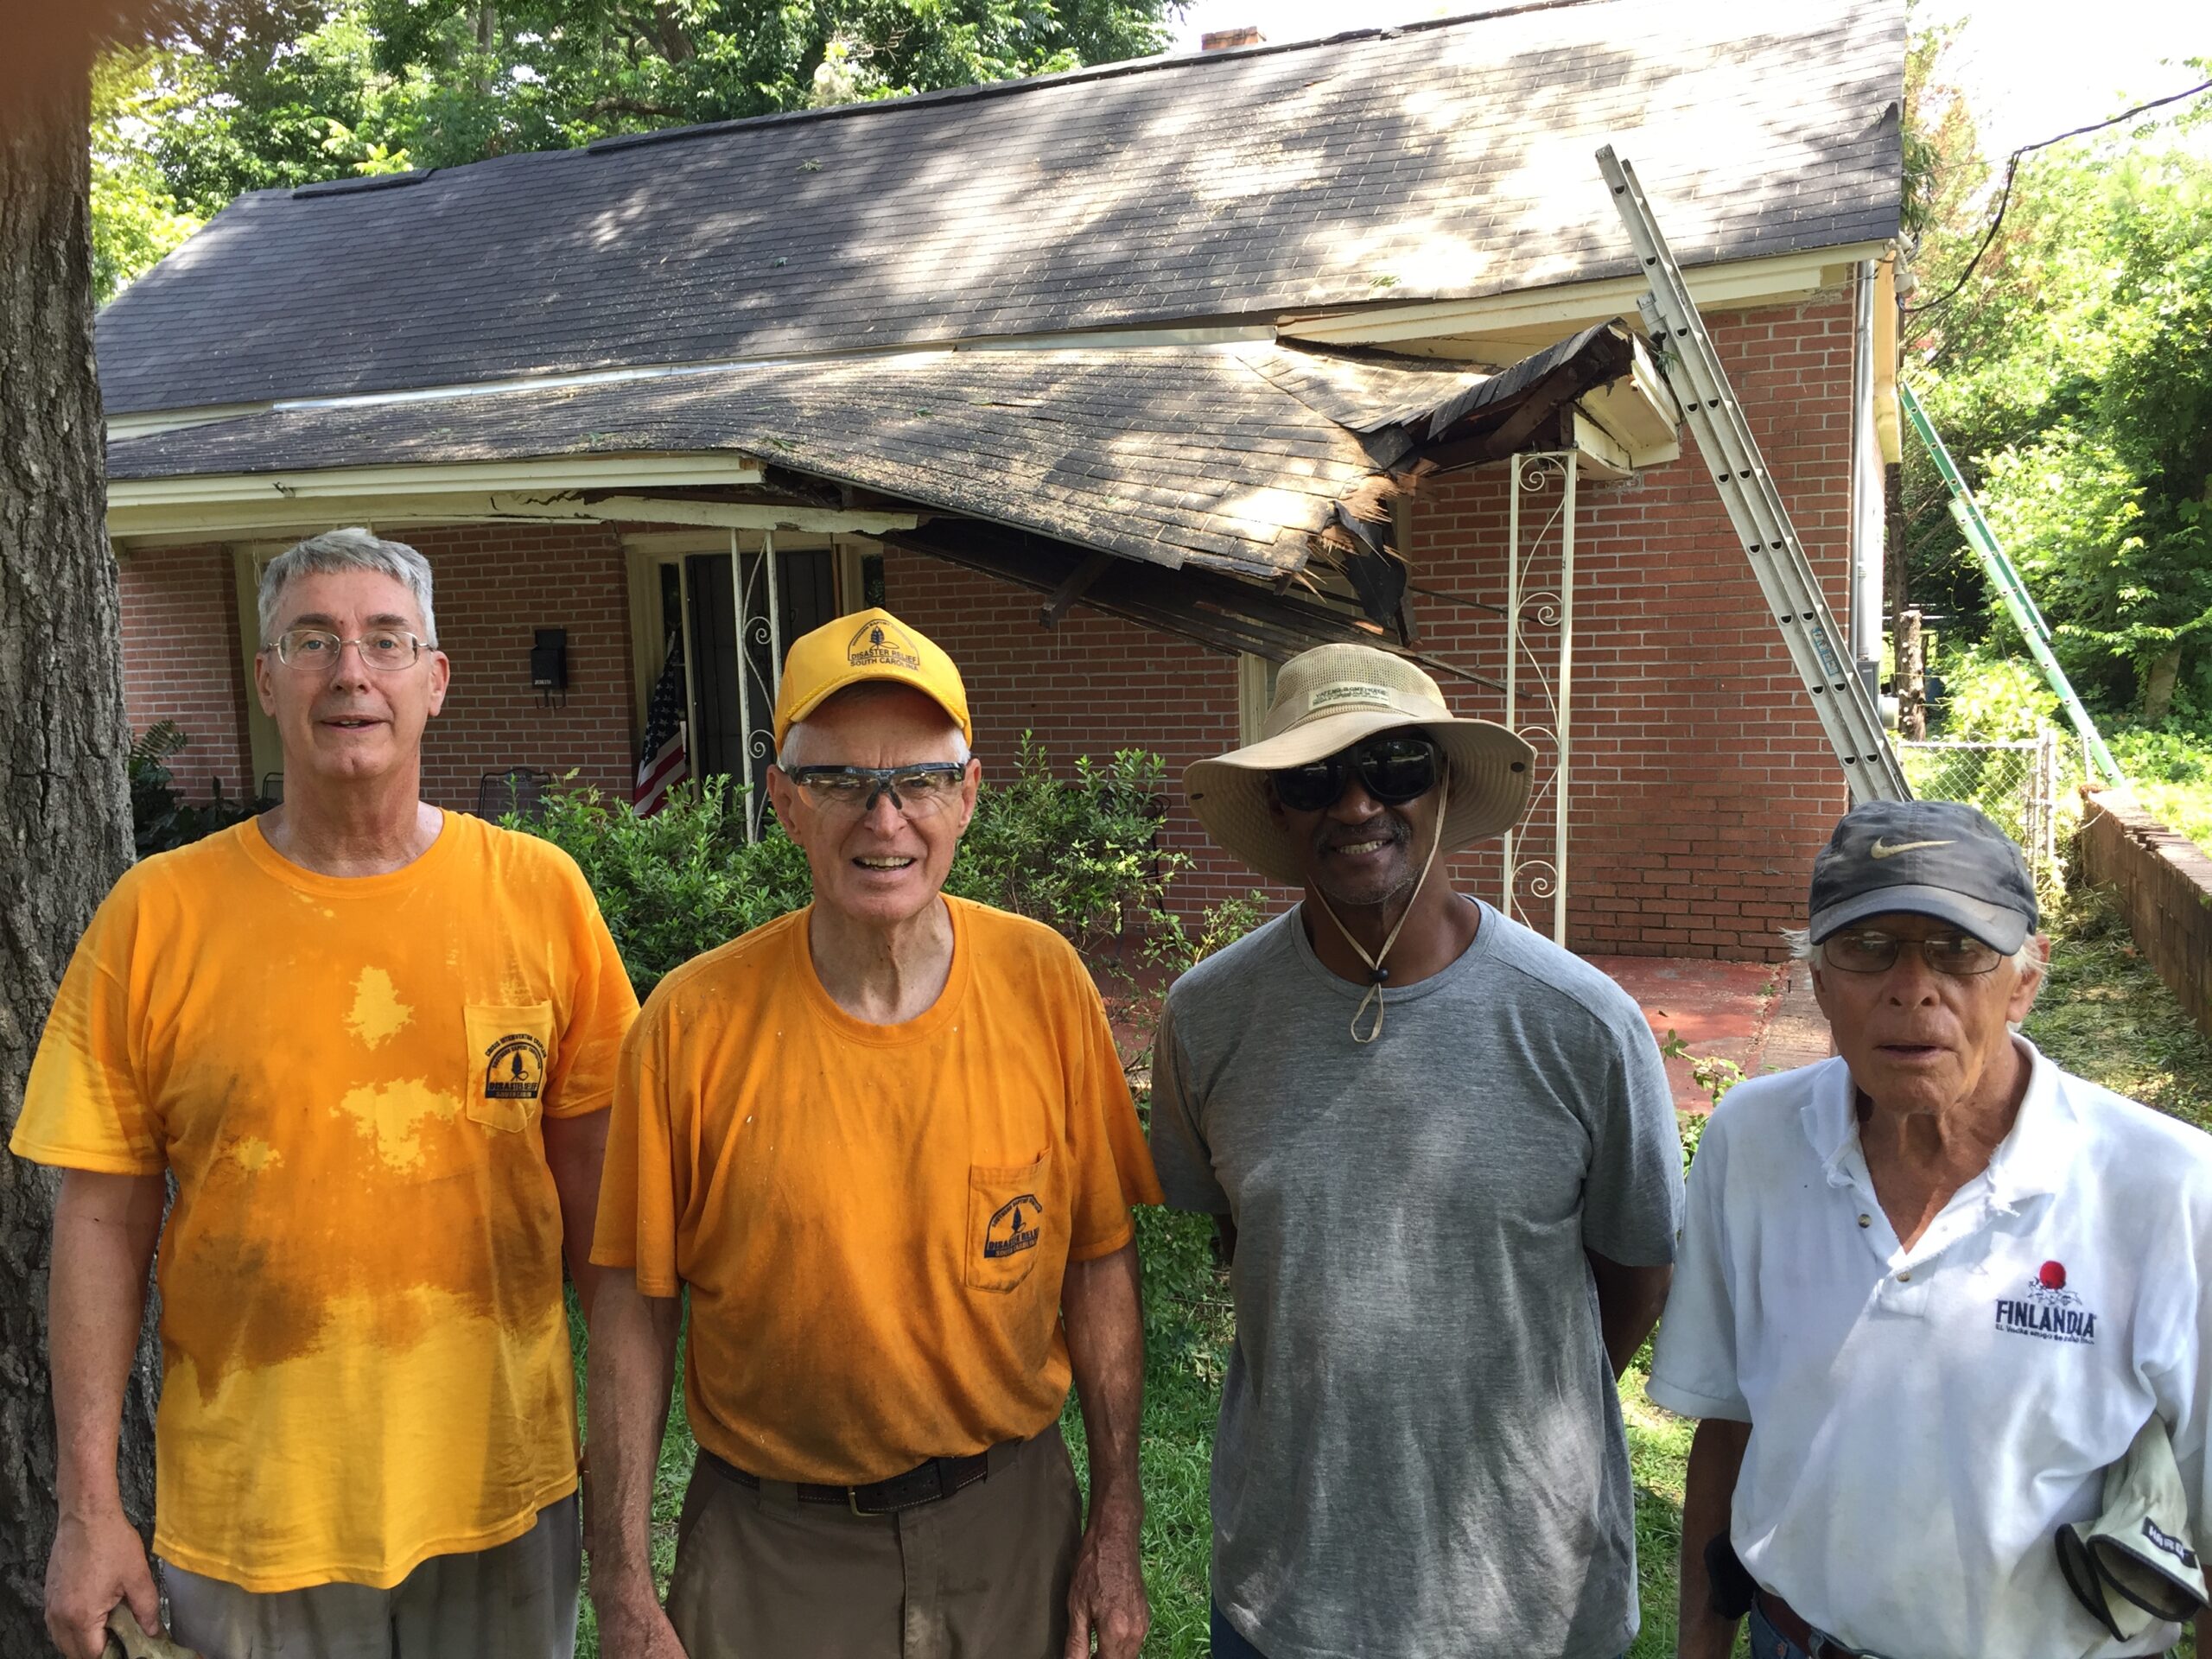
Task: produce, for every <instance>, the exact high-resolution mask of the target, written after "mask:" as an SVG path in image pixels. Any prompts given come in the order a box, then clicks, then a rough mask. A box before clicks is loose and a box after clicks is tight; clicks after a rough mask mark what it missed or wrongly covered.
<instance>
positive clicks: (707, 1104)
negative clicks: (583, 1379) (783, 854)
mask: <svg viewBox="0 0 2212 1659" xmlns="http://www.w3.org/2000/svg"><path fill="white" fill-rule="evenodd" d="M945 903H946V904H947V905H948V906H950V910H951V912H952V931H953V955H952V972H951V976H950V979H949V980H948V981H947V982H946V984H945V988H944V992H943V994H942V995H939V996H938V1000H937V1002H936V1004H935V1005H934V1006H933V1007H931V1008H930V1010H929V1011H928V1012H927V1013H926V1014H923V1015H922V1016H921V1017H920V1018H918V1019H916V1020H908V1021H907V1022H906V1023H905V1024H903V1025H897V1026H872V1025H868V1024H867V1023H865V1022H863V1021H861V1020H855V1019H854V1018H853V1017H852V1016H851V1015H850V1014H847V1013H845V1012H844V1010H843V1009H842V1008H840V1007H838V1006H837V1005H836V1003H835V1002H834V1001H831V1000H830V998H829V993H828V992H826V991H824V990H823V988H822V982H821V981H820V980H819V979H818V978H817V977H816V976H815V971H814V961H813V957H812V953H811V952H810V950H809V948H808V944H807V918H808V917H809V915H810V913H811V912H810V911H800V912H797V913H796V914H794V915H790V916H785V917H782V918H779V919H778V920H776V921H773V922H771V923H769V924H768V925H766V926H765V927H762V928H760V929H758V930H756V931H753V932H752V933H748V934H747V935H746V936H745V937H744V938H741V939H738V940H736V941H734V943H732V944H726V945H724V946H722V947H721V949H720V950H714V951H710V952H709V953H708V954H707V955H705V956H703V957H699V958H698V959H697V960H696V961H695V962H692V963H688V964H687V965H685V966H684V967H683V968H681V969H678V970H677V972H675V973H673V974H671V975H670V976H668V978H667V979H665V980H664V981H663V982H661V984H660V987H659V988H658V989H657V990H656V991H655V992H654V993H653V995H652V998H651V999H650V1000H649V1001H647V1003H646V1005H645V1013H644V1014H642V1015H640V1016H639V1020H638V1024H637V1026H636V1027H634V1028H633V1029H632V1033H631V1036H630V1039H629V1041H628V1042H627V1043H626V1044H625V1045H624V1047H623V1051H622V1072H621V1078H620V1083H619V1084H617V1087H616V1090H615V1098H614V1117H613V1122H612V1123H611V1124H610V1125H609V1128H608V1134H607V1167H606V1173H605V1176H604V1178H603V1179H602V1180H601V1184H600V1199H599V1226H598V1230H597V1231H596V1233H595V1234H594V1239H593V1249H592V1260H593V1261H594V1262H599V1263H601V1264H602V1265H604V1266H608V1267H624V1268H633V1269H634V1270H635V1272H636V1274H637V1279H638V1285H639V1288H640V1289H641V1290H643V1291H644V1292H645V1294H647V1295H650V1296H674V1295H676V1294H677V1293H678V1291H679V1290H680V1289H682V1287H683V1286H685V1285H689V1286H690V1291H691V1311H690V1338H689V1351H688V1358H687V1361H686V1364H685V1383H684V1400H685V1403H686V1405H687V1407H688V1408H689V1411H690V1418H691V1429H692V1433H694V1434H695V1435H696V1436H697V1438H698V1441H699V1444H700V1445H702V1446H705V1447H706V1448H707V1449H708V1450H709V1451H711V1452H715V1453H716V1454H717V1455H718V1456H720V1457H721V1458H723V1459H726V1460H728V1462H730V1463H734V1464H735V1465H737V1466H738V1467H739V1468H741V1469H744V1470H747V1471H751V1472H753V1473H754V1474H757V1475H760V1476H762V1477H764V1478H767V1479H771V1480H795V1481H817V1482H823V1483H826V1484H836V1485H846V1484H864V1483H866V1482H869V1481H874V1480H880V1479H883V1478H886V1477H887V1476H890V1475H894V1474H899V1473H902V1472H904V1471H906V1470H908V1469H911V1468H912V1467H914V1466H915V1465H917V1464H918V1463H921V1462H922V1461H924V1460H925V1459H928V1458H932V1457H950V1456H960V1455H963V1454H966V1453H968V1452H979V1451H982V1449H983V1448H985V1447H986V1446H993V1445H995V1444H997V1443H998V1442H999V1441H1001V1440H1015V1439H1020V1438H1026V1437H1027V1436H1028V1435H1032V1434H1035V1433H1038V1432H1039V1431H1040V1430H1042V1429H1043V1428H1044V1427H1046V1425H1047V1424H1049V1423H1051V1422H1052V1421H1053V1420H1054V1419H1055V1418H1057V1417H1058V1415H1059V1412H1060V1408H1061V1405H1062V1403H1063V1402H1065V1400H1066V1398H1067V1391H1068V1378H1069V1368H1068V1351H1067V1342H1066V1339H1065V1336H1064V1335H1063V1334H1062V1332H1061V1328H1060V1281H1061V1277H1062V1274H1063V1273H1064V1272H1065V1268H1066V1266H1067V1263H1069V1262H1085V1261H1090V1260H1092V1259H1093V1258H1095V1257H1097V1256H1102V1255H1108V1254H1109V1253H1111V1252H1112V1251H1115V1250H1117V1249H1121V1248H1122V1245H1124V1244H1126V1243H1128V1241H1129V1238H1130V1236H1131V1228H1130V1224H1129V1213H1128V1211H1129V1205H1132V1204H1140V1203H1141V1204H1157V1203H1159V1202H1160V1186H1159V1183H1158V1181H1157V1180H1156V1179H1154V1175H1153V1172H1152V1160H1151V1156H1150V1154H1148V1153H1147V1151H1146V1149H1145V1144H1144V1138H1143V1135H1142V1134H1141V1131H1140V1130H1139V1128H1138V1125H1137V1120H1136V1112H1135V1108H1134V1107H1133V1106H1132V1105H1131V1104H1130V1103H1129V1092H1128V1085H1127V1084H1126V1082H1125V1081H1124V1079H1123V1077H1122V1064H1121V1058H1120V1056H1119V1055H1118V1054H1117V1053H1116V1052H1115V1048H1114V1039H1113V1033H1112V1032H1111V1031H1110V1030H1109V1027H1108V1026H1107V1023H1106V1015H1105V1010H1104V1009H1103V1007H1100V1005H1099V1001H1098V992H1097V989H1096V987H1094V986H1093V985H1092V984H1091V982H1090V976H1089V974H1087V973H1086V972H1085V971H1084V966H1083V963H1082V962H1081V960H1080V959H1079V958H1078V957H1077V956H1076V954H1075V952H1074V950H1071V949H1070V948H1069V946H1068V944H1067V943H1066V941H1065V940H1064V939H1062V938H1060V937H1059V936H1058V934H1056V933H1054V932H1052V931H1051V930H1050V929H1048V928H1045V927H1042V926H1039V925H1037V924H1036V923H1034V922H1030V921H1025V920H1023V919H1022V918H1020V917H1018V916H1011V915H1008V914H1007V913H1006V912H1003V911H997V910H992V909H989V908H988V907H987V906H982V905H975V904H969V903H967V902H965V901H963V900H961V899H946V900H945Z"/></svg>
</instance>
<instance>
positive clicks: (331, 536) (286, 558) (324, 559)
mask: <svg viewBox="0 0 2212 1659" xmlns="http://www.w3.org/2000/svg"><path fill="white" fill-rule="evenodd" d="M346 570H371V571H374V572H375V573H376V574H377V575H382V576H390V577H391V579H392V580H393V581H394V582H401V583H404V585H405V587H406V588H407V591H408V592H409V593H410V594H414V595H415V605H416V609H418V610H420V611H421V612H422V613H423V632H424V633H425V634H427V635H428V636H429V638H427V639H424V640H423V644H424V645H428V646H429V647H430V648H431V649H433V650H435V649H436V648H437V643H438V620H437V618H436V616H435V615H434V614H433V613H432V612H431V610H430V562H429V560H428V559H426V558H424V557H423V556H422V555H421V554H420V553H417V552H416V550H414V549H413V548H411V547H410V546H408V545H407V543H404V542H387V541H385V539H384V538H383V537H379V536H372V535H371V534H370V533H369V532H368V531H365V530H360V529H353V530H329V531H324V532H323V533H322V534H321V535H320V536H310V537H308V539H307V540H305V541H304V542H298V543H294V544H293V545H292V546H290V547H288V548H286V549H285V550H283V552H282V553H279V554H278V555H277V556H276V557H275V558H273V559H271V560H270V562H269V567H268V569H265V570H264V571H263V572H262V573H261V592H260V594H259V596H258V605H257V608H258V609H259V611H260V613H261V643H262V644H263V645H271V644H273V643H275V640H276V637H277V603H278V601H281V600H282V599H283V596H284V584H285V583H287V582H289V581H291V579H292V578H293V577H294V576H327V575H337V574H339V573H340V572H341V571H346Z"/></svg>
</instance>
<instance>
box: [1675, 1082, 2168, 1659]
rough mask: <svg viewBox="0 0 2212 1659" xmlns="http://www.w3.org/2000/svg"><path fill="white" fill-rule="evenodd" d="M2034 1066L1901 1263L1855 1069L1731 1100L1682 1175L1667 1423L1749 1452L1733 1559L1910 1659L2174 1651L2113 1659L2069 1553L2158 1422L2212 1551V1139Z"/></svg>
mask: <svg viewBox="0 0 2212 1659" xmlns="http://www.w3.org/2000/svg"><path fill="white" fill-rule="evenodd" d="M2016 1040H2017V1039H2016ZM2020 1047H2021V1049H2022V1050H2023V1051H2024V1053H2025V1054H2026V1055H2027V1056H2029V1057H2030V1058H2031V1062H2032V1067H2033V1070H2032V1072H2031V1077H2030V1081H2029V1084H2028V1090H2027V1095H2026V1097H2025V1099H2024V1100H2023V1102H2022V1103H2021V1106H2020V1113H2019V1116H2018V1119H2017V1120H2016V1121H2015V1122H2014V1123H2013V1126H2012V1133H2011V1134H2010V1135H2007V1136H2006V1137H2005V1141H2004V1143H2003V1144H2002V1145H2001V1146H1999V1147H1998V1149H1997V1153H1996V1155H1995V1156H1994V1157H1993V1159H1992V1160H1990V1164H1989V1167H1988V1168H1987V1169H1986V1170H1984V1171H1983V1172H1982V1173H1980V1175H1978V1176H1976V1177H1975V1178H1974V1179H1973V1180H1971V1181H1969V1182H1967V1184H1966V1185H1964V1186H1962V1187H1961V1188H1960V1189H1959V1191H1958V1192H1956V1193H1955V1194H1954V1195H1953V1197H1952V1198H1951V1201H1950V1202H1949V1203H1948V1205H1945V1206H1944V1207H1943V1210H1942V1213H1941V1214H1940V1215H1938V1216H1937V1217H1936V1219H1935V1220H1934V1221H1932V1222H1931V1223H1929V1226H1928V1229H1927V1230H1926V1231H1925V1232H1924V1233H1923V1235H1922V1236H1921V1237H1920V1239H1919V1241H1918V1242H1917V1243H1915V1244H1914V1245H1913V1247H1912V1248H1911V1249H1904V1247H1902V1246H1901V1245H1900V1244H1899V1243H1897V1235H1896V1233H1895V1232H1894V1231H1893V1230H1891V1226H1890V1224H1889V1221H1888V1219H1887V1218H1886V1217H1885V1216H1884V1215H1883V1213H1882V1207H1881V1205H1880V1204H1878V1202H1877V1201H1876V1199H1875V1196H1874V1184H1873V1182H1872V1179H1870V1178H1869V1177H1868V1175H1867V1173H1866V1159H1865V1157H1864V1156H1863V1154H1861V1152H1860V1149H1859V1126H1858V1117H1857V1114H1856V1113H1855V1111H1854V1109H1853V1106H1854V1103H1855V1099H1856V1093H1855V1091H1854V1090H1853V1087H1852V1083H1851V1073H1850V1070H1849V1068H1848V1067H1847V1065H1846V1064H1845V1063H1844V1062H1843V1061H1842V1060H1840V1059H1832V1060H1827V1061H1825V1062H1823V1063H1821V1064H1820V1065H1808V1066H1804V1067H1802V1068H1800V1069H1799V1070H1797V1071H1788V1072H1783V1073H1782V1074H1780V1075H1778V1076H1775V1077H1760V1078H1757V1079H1755V1080H1753V1081H1751V1082H1748V1083H1745V1084H1741V1085H1740V1086H1738V1088H1737V1089H1735V1090H1732V1092H1731V1093H1730V1094H1729V1096H1728V1097H1727V1099H1726V1101H1725V1102H1723V1103H1722V1104H1721V1105H1720V1107H1719V1110H1717V1111H1716V1112H1715V1113H1714V1114H1713V1121H1712V1122H1711V1124H1710V1125H1709V1126H1708V1127H1707V1129H1706V1132H1705V1138H1704V1140H1703V1141H1702V1142H1701V1143H1700V1146H1699V1147H1698V1153H1697V1159H1696V1162H1695V1163H1694V1166H1692V1168H1691V1171H1690V1177H1689V1192H1688V1219H1687V1223H1686V1225H1685V1229H1684V1231H1683V1235H1682V1244H1681V1255H1680V1256H1679V1259H1678V1261H1677V1262H1676V1265H1675V1281H1674V1287H1673V1291H1672V1293H1671V1294H1669V1297H1668V1299H1667V1313H1666V1318H1665V1319H1664V1320H1663V1321H1662V1324H1661V1325H1660V1327H1659V1338H1658V1347H1657V1351H1656V1357H1655V1358H1654V1361H1653V1364H1652V1371H1651V1381H1650V1385H1649V1392H1650V1395H1651V1398H1652V1399H1654V1400H1655V1401H1656V1402H1659V1403H1660V1404H1661V1405H1662V1406H1665V1407H1667V1408H1669V1409H1671V1410H1674V1411H1677V1412H1681V1413H1683V1414H1686V1415H1688V1416H1693V1417H1723V1418H1728V1419H1731V1420H1732V1421H1738V1422H1743V1421H1748V1422H1750V1423H1751V1426H1752V1427H1751V1443H1750V1446H1749V1447H1748V1448H1747V1450H1746V1451H1745V1457H1744V1466H1743V1472H1742V1474H1741V1476H1740V1477H1739V1478H1738V1480H1737V1483H1736V1493H1735V1502H1734V1507H1733V1511H1732V1516H1731V1521H1730V1528H1729V1532H1730V1536H1731V1537H1732V1539H1733V1541H1734V1542H1735V1546H1736V1553H1737V1554H1738V1555H1739V1556H1741V1557H1742V1558H1743V1561H1744V1565H1745V1567H1747V1568H1748V1569H1749V1570H1750V1572H1751V1576H1752V1577H1753V1578H1754V1579H1756V1580H1758V1582H1759V1583H1760V1584H1761V1585H1763V1586H1765V1587H1766V1588H1767V1589H1768V1590H1769V1591H1770V1592H1773V1593H1775V1594H1777V1595H1779V1596H1781V1597H1782V1598H1783V1599H1784V1600H1785V1601H1787V1602H1789V1605H1791V1606H1792V1607H1794V1608H1796V1611H1798V1612H1799V1613H1800V1614H1801V1615H1802V1616H1803V1617H1804V1618H1806V1619H1807V1620H1808V1621H1809V1622H1810V1623H1811V1624H1814V1625H1815V1627H1816V1628H1818V1629H1821V1630H1826V1631H1827V1632H1828V1633H1829V1634H1831V1635H1833V1636H1834V1637H1837V1638H1838V1639H1840V1640H1841V1641H1843V1642H1846V1643H1850V1644H1851V1645H1852V1646H1853V1647H1856V1648H1861V1649H1866V1650H1868V1651H1870V1652H1873V1653H1878V1654H1884V1655H1889V1656H1892V1659H1970V1656H1981V1655H1989V1656H2003V1659H2062V1656H2063V1659H2092V1656H2094V1659H2107V1656H2116V1655H2121V1654H2150V1653H2157V1652H2161V1651H2163V1650H2164V1649H2166V1648H2167V1647H2170V1646H2171V1644H2172V1643H2173V1642H2174V1641H2175V1640H2176V1638H2177V1628H2176V1627H2175V1626H2173V1625H2171V1624H2165V1625H2157V1626H2154V1627H2152V1630H2150V1631H2149V1632H2148V1633H2147V1634H2145V1636H2144V1637H2142V1638H2141V1639H2140V1640H2139V1641H2136V1642H2133V1643H2120V1642H2115V1641H2114V1640H2113V1638H2112V1637H2111V1636H2110V1634H2109V1633H2107V1631H2106V1630H2104V1629H2103V1627H2102V1626H2101V1625H2100V1624H2098V1623H2097V1622H2096V1621H2095V1620H2094V1619H2093V1618H2090V1616H2089V1615H2088V1612H2087V1611H2084V1610H2083V1609H2082V1606H2081V1605H2080V1604H2079V1603H2078V1602H2076V1601H2075V1599H2074V1597H2073V1594H2072V1592H2070V1591H2069V1590H2068V1589H2067V1587H2066V1583H2065V1580H2064V1579H2063V1578H2062V1577H2061V1576H2060V1573H2059V1570H2058V1558H2057V1554H2056V1549H2055V1547H2054V1545H2053V1543H2052V1539H2053V1537H2054V1536H2055V1535H2056V1532H2057V1530H2058V1528H2059V1526H2060V1524H2061V1523H2062V1522H2067V1521H2083V1520H2088V1519H2090V1518H2092V1517H2094V1516H2095V1514H2096V1513H2097V1511H2098V1510H2099V1507H2100V1499H2101V1495H2102V1471H2103V1470H2104V1467H2105V1465H2107V1464H2109V1463H2113V1462H2115V1461H2117V1460H2118V1459H2120V1457H2121V1456H2122V1454H2124V1453H2125V1452H2126V1450H2127V1447H2128V1444H2129V1442H2130V1441H2131V1440H2133V1438H2134V1436H2135V1432H2136V1430H2137V1429H2139V1428H2140V1427H2142V1425H2143V1424H2144V1423H2145V1422H2146V1421H2149V1418H2150V1416H2151V1414H2152V1413H2153V1412H2156V1413H2157V1414H2158V1415H2159V1416H2160V1417H2162V1418H2164V1420H2165V1422H2166V1424H2167V1427H2168V1428H2169V1429H2170V1430H2171V1433H2172V1437H2173V1446H2174V1453H2175V1456H2176V1457H2177V1459H2178V1460H2179V1462H2180V1465H2181V1469H2182V1477H2183V1484H2185V1485H2186V1486H2187V1487H2188V1488H2189V1497H2190V1530H2191V1533H2192V1535H2193V1537H2194V1540H2195V1541H2196V1546H2197V1548H2199V1549H2200V1550H2202V1549H2203V1548H2205V1547H2206V1546H2207V1545H2208V1544H2209V1543H2212V1539H2208V1537H2207V1535H2206V1532H2205V1519H2204V1517H2205V1514H2206V1498H2207V1496H2208V1493H2212V1457H2208V1451H2207V1433H2206V1428H2207V1414H2208V1412H2212V1363H2208V1359H2209V1358H2212V1345H2209V1344H2212V1278H2208V1274H2212V1136H2207V1135H2203V1134H2202V1133H2201V1132H2200V1131H2198V1130H2196V1129H2193V1128H2189V1127H2188V1126H2187V1125H2185V1124H2182V1123H2178V1122H2175V1121H2173V1120H2172V1119H2171V1118H2167V1117H2164V1116H2160V1115H2159V1114H2158V1113H2156V1112H2153V1111H2152V1110H2151V1109H2149V1108H2148V1107H2145V1106H2140V1105H2138V1104H2137V1103H2135V1102H2133V1101H2132V1100H2127V1099H2124V1098H2123V1097H2121V1096H2118V1095H2115V1094H2113V1093H2112V1092H2110V1091H2109V1090H2104V1089H2100V1088H2098V1087H2097V1086H2096V1085H2095V1084H2091V1083H2087V1082H2084V1081H2083V1080H2082V1078H2080V1077H2071V1076H2069V1075H2068V1074H2067V1073H2065V1072H2063V1071H2060V1070H2059V1069H2058V1068H2057V1067H2056V1066H2055V1065H2052V1064H2051V1063H2050V1061H2048V1060H2046V1059H2044V1058H2043V1057H2042V1056H2041V1055H2040V1054H2037V1052H2035V1049H2034V1046H2032V1045H2031V1044H2029V1043H2026V1042H2024V1041H2022V1042H2021V1043H2020ZM1698 1547H1701V1541H1692V1540H1685V1541H1684V1548H1698Z"/></svg>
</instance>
